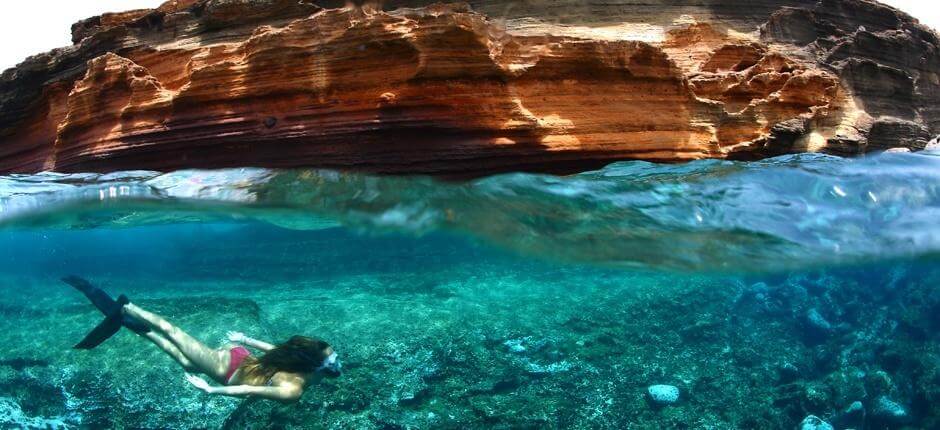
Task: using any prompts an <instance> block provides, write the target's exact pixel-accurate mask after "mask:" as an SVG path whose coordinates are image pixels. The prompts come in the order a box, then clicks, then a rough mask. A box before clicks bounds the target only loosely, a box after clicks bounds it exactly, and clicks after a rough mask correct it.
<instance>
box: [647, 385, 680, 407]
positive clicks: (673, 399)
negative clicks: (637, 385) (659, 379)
mask: <svg viewBox="0 0 940 430" xmlns="http://www.w3.org/2000/svg"><path fill="white" fill-rule="evenodd" d="M646 394H647V396H648V397H649V400H650V401H651V402H653V404H654V405H656V406H668V405H674V404H676V403H678V402H679V388H677V387H675V386H673V385H650V386H649V387H648V388H647V389H646Z"/></svg>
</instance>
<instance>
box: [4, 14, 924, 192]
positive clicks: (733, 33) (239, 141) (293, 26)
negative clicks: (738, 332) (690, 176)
mask: <svg viewBox="0 0 940 430" xmlns="http://www.w3.org/2000/svg"><path fill="white" fill-rule="evenodd" d="M375 3H378V2H375ZM342 6H343V2H339V1H328V0H323V1H315V0H305V1H289V0H266V1H233V0H185V1H183V0H172V1H168V2H166V3H164V4H163V5H161V6H160V7H158V8H156V9H151V10H135V11H129V12H123V13H109V14H104V15H101V16H98V17H93V18H89V19H86V20H83V21H81V22H79V23H76V24H75V25H74V26H73V28H72V39H73V41H74V45H72V46H69V47H65V48H60V49H57V50H53V51H51V52H48V53H44V54H39V55H35V56H32V57H30V58H28V59H27V60H26V61H24V62H23V63H21V64H19V65H18V66H17V67H16V68H13V69H10V70H8V71H6V72H5V73H3V75H2V77H0V142H2V144H0V173H7V172H36V171H41V170H55V171H113V170H133V169H148V170H160V171H168V170H176V169H183V168H220V167H229V166H244V165H251V166H258V167H326V168H338V169H353V170H365V171H371V172H381V173H411V174H413V173H428V174H448V175H481V174H487V173H493V172H501V171H511V170H542V171H554V172H571V171H583V170H588V169H593V168H595V167H597V166H599V165H601V164H605V163H609V162H612V161H617V160H624V159H642V160H651V161H667V162H677V161H684V160H692V159H701V158H732V159H755V158H763V157H768V156H774V155H779V154H784V153H794V152H806V151H810V152H819V151H822V152H829V153H835V154H846V155H855V154H862V153H866V152H869V151H871V150H882V149H885V146H884V145H889V147H902V148H911V149H922V148H923V147H924V146H925V145H926V144H927V140H928V139H929V136H932V135H937V134H940V98H938V97H936V95H937V94H940V80H938V79H937V74H936V70H937V69H938V65H940V41H938V37H937V34H936V33H935V32H934V31H933V30H931V29H929V28H928V27H925V26H923V25H920V24H919V23H918V22H917V21H916V20H914V19H913V18H912V17H910V16H908V15H906V14H904V13H902V12H900V11H898V10H895V9H893V8H890V7H888V6H884V5H882V4H880V3H877V2H870V1H859V0H827V1H819V2H798V1H786V2H779V1H769V0H759V1H753V2H748V4H747V5H746V6H742V5H741V4H740V3H739V2H736V1H731V0H704V1H703V0H679V1H669V2H667V1H662V0H660V1H645V0H644V1H639V0H626V1H617V2H607V3H604V2H601V3H596V2H588V1H584V0H563V1H559V2H547V3H546V2H539V1H536V2H513V1H503V0H501V1H480V0H471V1H469V2H468V3H458V4H439V3H436V2H432V1H419V0H409V1H404V0H399V1H386V2H384V9H382V8H380V7H377V6H376V5H375V4H370V5H367V6H363V7H351V6H350V7H342ZM885 139H887V141H885V142H882V140H885Z"/></svg>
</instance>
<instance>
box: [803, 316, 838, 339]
mask: <svg viewBox="0 0 940 430" xmlns="http://www.w3.org/2000/svg"><path fill="white" fill-rule="evenodd" d="M803 330H804V336H805V337H806V339H807V341H808V342H810V343H817V342H821V341H823V340H825V339H826V338H827V337H829V335H831V334H832V331H833V327H832V323H830V322H829V321H828V320H826V318H825V317H824V316H823V315H822V314H821V313H820V312H819V309H816V308H812V309H810V310H809V311H807V312H806V315H804V316H803Z"/></svg>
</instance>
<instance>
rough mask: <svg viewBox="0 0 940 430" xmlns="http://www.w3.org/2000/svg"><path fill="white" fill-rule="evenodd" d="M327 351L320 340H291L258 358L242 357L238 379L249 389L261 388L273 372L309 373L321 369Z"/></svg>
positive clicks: (297, 338) (325, 345) (325, 344)
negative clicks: (247, 385) (249, 386)
mask: <svg viewBox="0 0 940 430" xmlns="http://www.w3.org/2000/svg"><path fill="white" fill-rule="evenodd" d="M331 349H332V347H331V346H330V344H329V343H326V342H325V341H323V340H320V339H315V338H310V337H305V336H294V337H292V338H290V339H288V340H287V342H284V343H282V344H280V345H278V346H276V347H274V349H272V350H270V351H268V352H266V353H264V355H262V356H260V357H257V358H255V357H251V356H249V357H246V358H245V362H244V363H243V364H242V365H241V379H242V381H244V382H245V383H247V384H249V385H264V384H266V383H267V382H268V381H269V380H270V379H271V377H273V376H274V374H275V373H277V372H287V373H311V372H313V371H314V370H316V369H317V368H318V367H320V366H321V365H323V362H324V361H325V360H326V359H327V358H328V357H329V356H330V354H328V353H327V351H330V350H331Z"/></svg>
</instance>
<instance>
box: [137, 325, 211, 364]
mask: <svg viewBox="0 0 940 430" xmlns="http://www.w3.org/2000/svg"><path fill="white" fill-rule="evenodd" d="M143 336H144V337H146V338H147V339H150V341H151V342H153V343H154V344H155V345H157V346H158V347H160V349H162V350H163V352H165V353H167V355H169V356H170V357H172V358H173V359H174V360H176V362H177V363H179V364H180V366H183V369H185V370H186V371H187V372H201V370H200V369H199V368H197V367H196V366H195V365H193V362H192V361H189V359H188V358H186V356H185V355H183V352H182V351H180V349H179V348H177V347H176V345H174V344H173V342H170V341H169V340H168V339H167V338H165V337H163V336H160V335H159V334H156V333H154V332H152V331H151V332H149V333H147V334H144V335H143Z"/></svg>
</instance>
